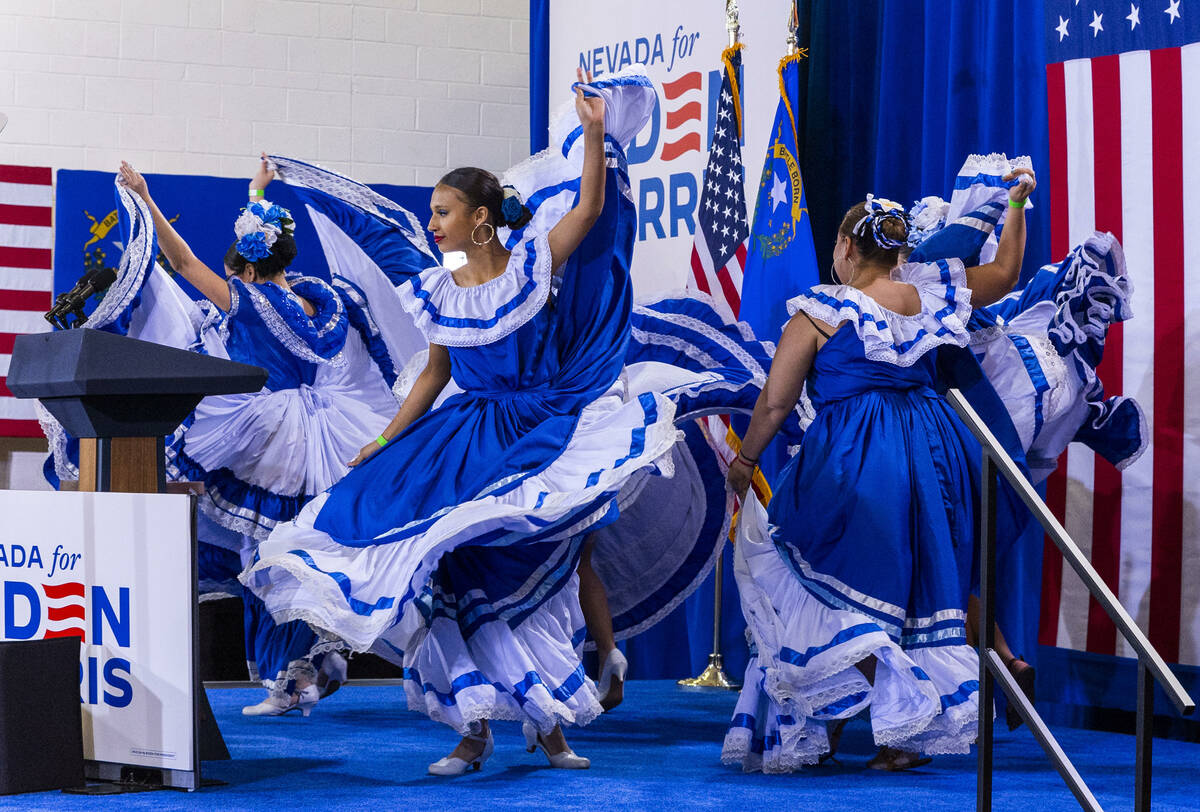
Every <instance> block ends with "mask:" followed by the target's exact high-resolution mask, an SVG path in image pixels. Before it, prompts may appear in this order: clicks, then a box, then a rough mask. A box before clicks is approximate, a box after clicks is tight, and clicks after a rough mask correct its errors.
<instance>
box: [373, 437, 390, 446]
mask: <svg viewBox="0 0 1200 812" xmlns="http://www.w3.org/2000/svg"><path fill="white" fill-rule="evenodd" d="M375 442H376V443H378V444H379V447H380V448H383V447H384V446H385V445H387V444H388V440H387V438H386V437H384V436H383V435H382V434H381V435H379V436H378V437H376V438H375Z"/></svg>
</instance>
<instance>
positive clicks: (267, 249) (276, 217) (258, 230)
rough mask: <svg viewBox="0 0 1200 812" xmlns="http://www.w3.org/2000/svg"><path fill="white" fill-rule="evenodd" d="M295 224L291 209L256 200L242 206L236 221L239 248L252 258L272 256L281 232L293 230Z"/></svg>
mask: <svg viewBox="0 0 1200 812" xmlns="http://www.w3.org/2000/svg"><path fill="white" fill-rule="evenodd" d="M295 227H296V224H295V222H294V221H293V220H292V213H291V212H290V211H288V210H287V209H285V208H284V207H283V206H277V205H275V204H274V203H271V202H269V201H266V200H262V201H255V202H253V203H250V204H249V205H247V206H246V207H245V208H244V209H242V212H241V214H239V215H238V218H237V220H236V221H234V224H233V233H234V235H235V236H236V237H237V252H238V253H239V254H241V255H242V256H243V257H245V258H246V259H248V260H250V261H251V262H257V261H258V260H260V259H262V258H264V257H267V256H270V254H271V249H272V248H273V247H274V245H275V241H276V240H278V239H279V235H280V234H291V233H292V232H293V231H294V230H295Z"/></svg>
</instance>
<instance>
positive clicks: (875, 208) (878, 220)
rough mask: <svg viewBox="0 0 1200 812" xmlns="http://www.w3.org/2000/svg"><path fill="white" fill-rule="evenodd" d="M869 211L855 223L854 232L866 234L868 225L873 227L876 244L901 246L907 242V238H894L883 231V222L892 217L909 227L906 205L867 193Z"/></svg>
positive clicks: (872, 233)
mask: <svg viewBox="0 0 1200 812" xmlns="http://www.w3.org/2000/svg"><path fill="white" fill-rule="evenodd" d="M866 207H867V213H866V214H865V215H863V217H862V219H861V220H859V221H858V222H857V223H855V224H854V228H853V232H854V233H855V234H856V235H858V236H860V237H861V236H863V235H864V234H866V231H867V227H868V226H870V228H871V236H872V237H873V238H874V240H875V244H876V245H878V246H879V247H880V248H888V249H891V248H899V247H900V246H902V245H904V244H905V243H906V241H905V240H893V239H892V238H891V237H889V236H888V235H887V234H885V233H884V231H883V224H884V223H885V222H887V221H888V220H891V219H896V220H899V221H900V222H901V223H903V224H904V225H905V228H906V229H907V227H908V217H907V216H906V215H905V213H904V207H903V206H901V205H900V204H899V203H897V202H896V201H894V200H887V199H886V198H882V197H875V195H872V194H869V195H867V201H866Z"/></svg>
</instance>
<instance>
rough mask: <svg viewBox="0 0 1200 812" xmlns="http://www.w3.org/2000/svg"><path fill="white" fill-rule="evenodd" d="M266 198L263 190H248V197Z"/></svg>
mask: <svg viewBox="0 0 1200 812" xmlns="http://www.w3.org/2000/svg"><path fill="white" fill-rule="evenodd" d="M266 196H267V193H266V191H264V190H263V189H251V190H250V197H254V198H263V197H266Z"/></svg>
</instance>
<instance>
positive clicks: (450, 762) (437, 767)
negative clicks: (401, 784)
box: [429, 728, 496, 776]
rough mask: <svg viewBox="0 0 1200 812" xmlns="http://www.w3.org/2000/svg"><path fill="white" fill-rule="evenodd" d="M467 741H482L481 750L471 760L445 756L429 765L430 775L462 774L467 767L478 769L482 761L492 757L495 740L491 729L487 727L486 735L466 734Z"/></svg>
mask: <svg viewBox="0 0 1200 812" xmlns="http://www.w3.org/2000/svg"><path fill="white" fill-rule="evenodd" d="M466 739H467V741H472V742H483V752H481V753H480V754H479V755H478V756H476V757H475V758H474V759H472V760H471V761H464V760H463V759H461V758H458V757H457V756H446V757H445V758H440V759H438V760H437V761H435V762H433V763H432V764H430V765H429V774H430V775H442V776H454V775H462V774H463V773H465V772H466V771H467V770H468V769H470V770H478V769H479V768H480V767H482V766H483V762H485V761H487V760H488V759H489V758H491V757H492V752H493V751H494V750H495V749H496V745H495V742H494V741H492V730H491V728H488V734H487V737H486V738H485V737H483V736H476V735H474V734H469V735H467V736H466Z"/></svg>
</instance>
